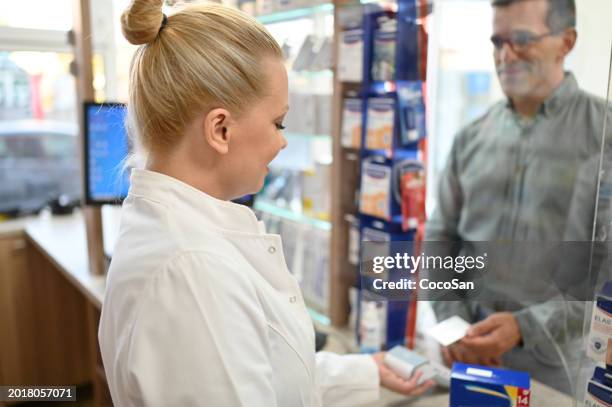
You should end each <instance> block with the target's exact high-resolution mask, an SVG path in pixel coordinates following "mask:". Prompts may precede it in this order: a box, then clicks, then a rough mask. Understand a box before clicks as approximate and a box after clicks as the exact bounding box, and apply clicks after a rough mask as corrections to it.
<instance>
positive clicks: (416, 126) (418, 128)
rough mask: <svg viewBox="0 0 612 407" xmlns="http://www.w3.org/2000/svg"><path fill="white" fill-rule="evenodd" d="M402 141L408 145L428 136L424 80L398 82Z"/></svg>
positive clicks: (404, 144)
mask: <svg viewBox="0 0 612 407" xmlns="http://www.w3.org/2000/svg"><path fill="white" fill-rule="evenodd" d="M397 101H398V107H399V109H398V113H399V121H400V137H399V138H400V142H401V144H402V146H407V145H410V144H413V143H415V142H417V141H419V140H420V139H422V138H425V136H426V128H425V101H424V98H423V82H420V81H414V82H405V81H398V82H397Z"/></svg>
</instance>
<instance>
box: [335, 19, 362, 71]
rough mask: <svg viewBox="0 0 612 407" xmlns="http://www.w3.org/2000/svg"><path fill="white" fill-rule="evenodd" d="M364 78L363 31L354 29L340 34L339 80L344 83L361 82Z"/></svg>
mask: <svg viewBox="0 0 612 407" xmlns="http://www.w3.org/2000/svg"><path fill="white" fill-rule="evenodd" d="M362 78H363V30H362V29H360V28H359V29H353V30H348V31H343V32H341V33H340V47H339V51H338V79H339V80H340V81H343V82H361V80H362Z"/></svg>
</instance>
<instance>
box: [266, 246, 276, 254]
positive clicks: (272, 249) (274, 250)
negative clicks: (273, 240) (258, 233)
mask: <svg viewBox="0 0 612 407" xmlns="http://www.w3.org/2000/svg"><path fill="white" fill-rule="evenodd" d="M268 253H270V254H274V253H276V247H274V246H270V247H268Z"/></svg>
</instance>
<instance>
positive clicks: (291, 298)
mask: <svg viewBox="0 0 612 407" xmlns="http://www.w3.org/2000/svg"><path fill="white" fill-rule="evenodd" d="M296 301H297V297H296V296H295V295H294V296H291V297H289V302H290V303H292V304H293V303H294V302H296Z"/></svg>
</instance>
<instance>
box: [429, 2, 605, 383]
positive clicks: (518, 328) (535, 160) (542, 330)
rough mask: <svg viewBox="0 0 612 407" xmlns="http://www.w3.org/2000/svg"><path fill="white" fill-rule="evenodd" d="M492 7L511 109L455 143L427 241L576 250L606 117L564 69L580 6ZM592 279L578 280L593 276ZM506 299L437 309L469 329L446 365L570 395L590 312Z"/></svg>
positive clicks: (497, 110)
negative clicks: (584, 175) (510, 371)
mask: <svg viewBox="0 0 612 407" xmlns="http://www.w3.org/2000/svg"><path fill="white" fill-rule="evenodd" d="M492 6H493V11H494V13H493V15H494V17H493V36H492V37H491V41H492V43H493V45H494V60H495V67H496V71H497V75H498V78H499V81H500V83H501V87H502V89H503V91H504V93H505V95H506V97H507V100H504V101H502V102H500V103H498V104H496V105H494V106H493V107H492V108H491V109H490V110H489V111H488V112H487V113H486V114H485V115H484V116H482V117H481V118H479V119H477V120H476V121H474V122H473V123H471V124H469V125H468V126H467V127H465V128H464V129H462V130H461V131H460V133H459V134H458V135H457V137H456V139H455V141H454V144H453V148H452V150H451V152H450V155H449V159H448V162H447V164H446V167H445V169H444V172H443V173H442V176H441V178H440V184H439V190H438V194H439V195H438V200H437V203H438V206H437V208H436V210H435V211H434V213H433V214H432V216H431V218H430V220H429V221H428V223H427V225H426V236H425V240H426V241H449V242H487V241H488V242H499V241H505V242H534V243H533V250H534V251H537V247H538V246H537V242H558V241H561V240H564V238H565V239H568V237H569V239H570V240H577V237H576V236H568V235H567V227H568V214H569V212H570V202H571V200H572V195H573V193H574V191H573V190H574V185H575V183H576V182H577V173H578V170H579V168H580V167H581V165H582V164H584V163H585V162H586V161H587V160H588V159H589V158H590V157H593V156H595V155H597V154H598V152H599V145H600V144H599V138H600V137H601V132H602V129H603V121H604V115H605V114H606V109H605V104H604V102H603V101H602V100H601V99H599V98H597V97H595V96H592V95H589V94H587V93H585V92H584V91H582V90H580V89H579V88H578V85H577V82H576V79H575V78H574V76H573V75H572V74H571V73H568V72H565V71H564V68H563V64H564V60H565V57H566V56H567V55H568V54H569V52H570V51H571V50H572V48H573V47H574V45H575V43H576V38H577V34H576V30H575V21H576V11H575V4H574V0H492ZM595 177H596V174H593V178H595ZM591 224H592V220H591ZM587 239H590V236H588V237H587ZM468 246H469V245H468V244H465V243H464V244H462V247H463V249H462V250H463V252H464V253H465V252H466V247H468ZM586 268H587V265H585V269H584V270H577V271H576V272H579V273H584V274H585V275H586V272H587V271H586ZM540 271H541V270H540ZM508 272H509V273H510V272H511V273H512V277H511V279H515V280H514V283H516V284H517V286H519V287H525V289H529V288H530V286H531V285H533V286H537V283H538V275H536V274H527V275H525V274H526V273H527V271H526V270H508ZM521 272H522V273H523V275H521ZM533 272H534V270H529V273H533ZM515 273H516V274H515ZM510 289H511V288H510V287H508V290H505V289H504V290H502V291H501V292H500V294H501V295H500V297H499V299H497V300H495V301H488V300H487V301H474V300H473V301H468V300H466V301H462V302H450V301H448V302H444V301H435V302H434V303H433V307H434V311H435V312H436V317H437V319H438V320H440V321H441V320H444V319H446V318H449V317H451V316H453V315H459V316H461V317H463V318H464V319H466V320H467V321H469V322H470V323H473V325H472V327H471V329H470V331H468V335H467V336H466V337H465V338H464V339H462V340H460V341H459V342H456V343H455V344H452V345H450V346H448V347H445V348H443V349H442V352H443V356H444V358H445V360H446V362H447V363H449V364H450V363H452V362H454V361H461V362H467V363H476V364H484V365H503V366H506V367H509V368H514V369H518V370H524V371H528V372H529V373H530V374H531V375H532V377H534V378H535V379H537V380H539V381H541V382H544V383H547V384H549V385H551V386H553V387H556V388H558V389H560V390H563V391H565V392H570V391H571V389H572V384H571V381H573V380H574V377H575V374H576V369H577V366H578V359H579V356H578V353H579V351H580V340H581V339H580V338H581V335H582V323H581V322H582V317H583V315H582V314H581V311H582V310H583V308H581V307H578V308H577V309H574V308H572V307H569V308H568V307H567V306H566V305H563V304H562V303H553V302H551V301H545V300H542V302H541V303H538V299H537V295H535V296H534V297H533V298H532V299H533V302H532V303H530V304H529V305H525V304H524V303H521V302H520V301H515V300H516V298H512V297H510V295H509V294H508V292H509V290H510ZM504 294H506V298H504ZM487 298H488V299H493V298H494V297H493V296H489V297H487ZM568 375H571V376H574V377H572V379H568V377H567V376H568Z"/></svg>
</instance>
